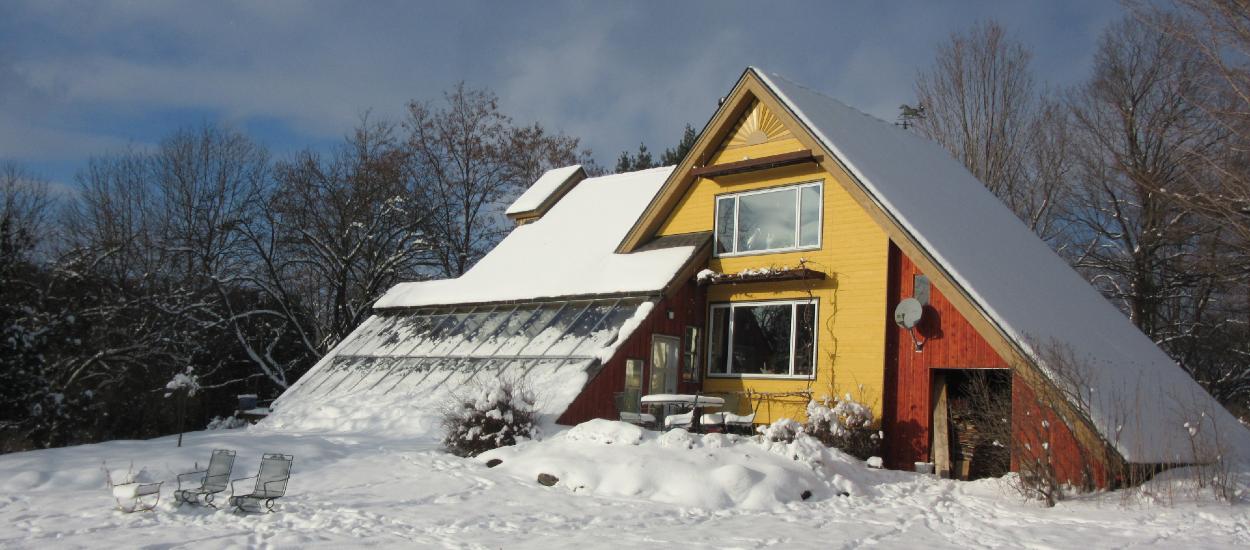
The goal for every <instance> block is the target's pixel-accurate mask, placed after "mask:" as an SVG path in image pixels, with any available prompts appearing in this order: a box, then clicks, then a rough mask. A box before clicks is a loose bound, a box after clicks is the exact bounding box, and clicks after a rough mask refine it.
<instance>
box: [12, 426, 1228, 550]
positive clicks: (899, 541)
mask: <svg viewBox="0 0 1250 550" xmlns="http://www.w3.org/2000/svg"><path fill="white" fill-rule="evenodd" d="M266 422H267V421H263V422H262V423H261V424H260V425H258V426H255V427H252V428H250V429H240V430H217V431H205V432H194V433H188V434H186V435H185V436H184V441H183V447H182V448H178V447H176V446H175V439H176V438H174V437H164V438H158V439H153V440H149V441H112V442H108V443H102V444H98V445H84V446H78V447H67V448H62V449H50V450H40V451H32V452H25V453H13V454H7V455H3V456H0V546H2V547H4V548H14V549H25V548H32V549H33V548H88V547H90V548H134V547H146V548H175V547H176V548H185V547H195V548H311V549H318V548H327V549H339V548H354V547H361V546H369V547H375V548H414V547H419V548H428V547H444V548H540V549H548V548H557V549H558V548H578V549H584V548H602V547H605V546H611V547H613V548H630V549H632V548H647V549H651V548H663V547H669V546H674V547H676V546H679V547H681V548H692V549H716V550H723V549H727V548H759V547H769V546H777V547H797V548H815V547H821V548H825V547H835V548H839V547H840V548H857V547H864V546H878V547H881V548H916V547H921V546H923V547H925V548H938V549H944V548H1011V547H1020V546H1022V545H1028V546H1032V547H1038V548H1072V547H1084V548H1126V547H1132V548H1138V547H1144V548H1151V547H1153V548H1238V547H1241V548H1244V547H1246V546H1247V545H1250V505H1247V504H1245V503H1241V504H1235V505H1226V504H1221V503H1216V502H1213V501H1211V500H1210V499H1208V498H1200V497H1192V496H1185V495H1188V494H1189V493H1188V492H1187V491H1186V490H1185V482H1184V479H1183V472H1173V473H1174V474H1175V475H1177V476H1182V477H1181V479H1178V480H1174V481H1168V482H1167V483H1165V484H1160V485H1158V486H1154V487H1151V488H1149V489H1148V490H1147V491H1142V492H1141V493H1134V494H1133V495H1129V494H1127V493H1105V494H1095V495H1091V496H1089V497H1084V498H1080V499H1076V500H1072V501H1066V502H1061V503H1060V504H1059V505H1058V506H1056V507H1055V508H1050V509H1046V508H1040V507H1039V506H1038V505H1037V504H1035V503H1031V502H1023V501H1021V500H1020V498H1019V497H1018V496H1017V495H1015V494H1014V493H1013V492H1012V491H1011V489H1009V488H1008V487H1006V486H1005V485H1004V483H1003V482H1002V481H1000V480H983V481H978V482H972V483H961V482H953V481H946V480H939V479H936V478H934V477H932V476H925V475H917V474H912V473H907V472H894V471H888V470H887V471H882V470H869V469H865V468H863V467H861V466H858V464H859V463H858V462H856V461H852V460H850V459H846V458H845V457H837V456H833V457H831V458H830V462H829V464H828V469H827V470H826V469H825V467H824V466H822V467H821V468H820V469H819V471H818V469H816V468H812V467H811V466H810V465H809V463H807V462H800V461H794V460H792V459H791V458H788V457H787V455H785V454H783V453H782V452H779V451H789V450H791V449H789V448H788V447H786V446H784V445H783V446H777V447H772V448H770V447H767V446H765V445H764V444H761V443H758V442H750V441H744V440H741V439H739V440H732V439H731V438H728V437H719V436H712V435H708V436H698V435H694V434H684V435H683V433H682V432H678V431H674V432H671V433H672V434H673V435H671V436H668V437H666V438H665V441H667V442H668V444H661V443H660V441H659V437H658V436H657V435H655V434H654V433H650V432H648V433H646V434H645V436H644V437H641V438H640V439H639V443H638V444H636V445H631V444H627V443H624V442H623V441H621V442H614V443H612V444H606V443H603V442H601V441H594V440H581V441H576V440H572V439H571V438H570V436H571V435H572V430H570V431H569V432H566V433H565V434H564V435H563V436H562V437H561V436H558V435H557V436H553V437H551V438H550V439H548V440H544V441H542V442H538V443H537V444H534V445H531V446H530V447H528V449H527V448H523V447H518V448H517V449H516V450H515V451H514V454H513V457H514V458H515V459H516V461H517V463H516V464H513V463H511V462H510V460H511V459H510V458H509V457H505V458H504V460H505V462H504V463H503V464H502V465H500V466H499V467H496V468H487V467H486V466H485V464H483V463H482V462H481V461H480V460H475V459H461V458H456V457H454V456H451V455H448V454H446V453H445V452H443V451H441V450H440V449H439V448H438V446H437V438H436V437H434V436H433V434H426V435H424V436H418V437H407V436H405V437H392V436H390V435H389V434H386V433H384V432H376V431H375V432H370V431H362V432H355V433H340V434H316V433H301V432H290V433H287V432H276V431H274V430H272V429H270V428H267V427H265V424H266ZM603 428H604V429H598V428H596V429H587V430H584V431H585V432H593V433H597V434H601V435H602V434H604V433H605V432H610V431H612V429H610V428H609V427H606V426H605V427H603ZM687 443H692V444H693V446H692V447H690V448H686V447H685V444H687ZM557 445H562V446H567V447H568V448H569V451H568V453H569V454H568V455H561V454H559V453H555V452H554V451H553V448H554V447H555V446H557ZM718 445H719V446H718ZM213 449H234V450H236V451H238V453H239V454H238V460H237V461H236V463H235V470H234V473H233V475H232V477H235V478H241V477H245V476H249V475H253V474H255V473H256V470H257V468H258V466H259V460H260V456H261V454H262V453H264V452H284V453H288V454H292V455H294V456H295V463H294V469H293V472H292V481H291V485H290V488H289V490H288V492H287V496H286V497H284V498H282V499H281V500H279V501H278V505H277V512H275V513H273V514H254V515H236V514H232V513H230V512H228V511H225V510H222V511H215V510H213V509H211V508H205V507H198V506H187V505H184V506H182V507H181V508H178V507H175V506H174V505H173V499H172V498H170V495H171V494H172V490H173V487H172V484H171V483H169V481H171V480H172V479H173V476H174V474H175V473H179V472H185V471H190V470H193V469H194V465H195V463H196V462H197V461H198V462H199V463H200V464H203V463H204V462H205V461H206V460H208V458H209V456H210V454H211V452H212V450H213ZM706 454H713V455H715V456H716V461H715V462H713V461H712V460H710V459H708V460H706V461H705V460H704V459H703V458H701V457H702V456H704V455H706ZM522 455H526V456H529V457H530V458H532V459H533V460H534V462H533V463H532V464H534V466H533V467H532V469H525V468H523V467H522V463H521V462H522V460H521V458H520V457H521V456H522ZM544 455H546V456H550V457H552V458H554V459H559V460H562V461H563V463H564V464H567V465H568V468H569V470H568V471H567V472H564V471H562V472H560V473H565V477H562V478H561V481H560V483H558V484H556V485H555V486H553V487H543V486H541V485H538V484H537V483H536V482H535V477H534V476H531V475H529V474H530V473H532V472H534V471H535V469H537V468H538V464H539V462H538V460H539V458H540V457H542V456H544ZM747 455H750V456H751V458H750V459H747V458H746V456H747ZM576 456H596V457H601V458H602V459H603V460H605V461H606V462H604V463H603V464H602V465H601V466H600V467H598V468H592V467H591V466H590V465H587V464H584V463H582V462H579V461H576V460H574V457H576ZM807 458H810V456H808V457H807ZM527 460H528V459H527ZM544 460H545V459H544ZM102 461H107V463H108V464H109V465H110V466H113V465H122V467H123V469H124V467H125V465H126V464H128V463H130V462H131V461H133V462H134V467H135V468H138V469H143V470H146V471H148V472H152V473H154V474H155V475H156V476H157V477H158V478H160V479H164V480H165V481H167V482H166V483H165V487H164V488H163V496H162V498H161V504H160V506H158V507H157V508H156V510H155V511H153V512H141V513H133V514H125V513H121V512H118V511H117V510H115V507H116V502H115V500H114V498H113V496H112V494H111V493H110V492H109V489H108V488H107V486H106V484H105V480H104V477H105V476H104V473H103V471H102V470H101V463H102ZM722 463H723V464H722ZM550 464H552V463H548V464H543V466H548V465H550ZM653 464H654V465H657V466H661V465H662V466H663V467H651V465H653ZM712 464H715V465H716V467H715V468H704V469H702V470H700V469H698V467H699V466H700V465H712ZM669 467H679V468H681V469H682V470H680V471H681V472H683V473H686V474H689V475H691V476H694V477H693V478H692V479H690V480H683V479H680V478H678V477H677V476H671V478H672V483H673V484H674V485H672V486H671V487H669V488H661V487H659V486H657V485H655V483H657V482H658V481H660V479H661V478H663V477H665V476H666V474H665V472H664V469H665V468H669ZM717 468H720V469H717ZM577 471H584V472H585V474H584V475H585V476H586V477H585V478H584V479H583V480H582V481H581V483H582V484H583V485H584V486H586V487H587V488H586V489H579V490H576V491H575V490H573V488H574V485H571V483H572V480H573V479H574V478H575V477H576V475H580V474H575V473H574V472H577ZM826 471H827V472H830V473H826ZM552 473H555V472H552ZM833 475H840V476H842V479H841V480H835V478H834V477H833ZM1165 475H1166V474H1165ZM696 480H697V481H698V482H699V483H696V482H695V481H696ZM587 482H593V483H594V485H593V487H594V490H591V489H590V487H591V485H586V483H587ZM700 483H707V484H709V486H707V487H703V486H701V485H700ZM808 483H811V484H814V486H815V487H816V488H817V489H816V490H813V493H814V494H813V495H812V498H810V499H809V500H806V501H804V500H802V499H801V493H800V496H799V498H796V497H795V496H794V491H795V490H798V489H800V488H802V487H807V484H808ZM631 485H634V487H633V488H636V489H637V492H635V493H634V494H630V493H631V487H630V486H631ZM822 488H823V489H822ZM846 488H849V489H851V490H850V491H848V492H849V495H848V496H838V494H836V493H835V492H834V491H836V490H845V489H846ZM687 493H688V494H687ZM666 500H668V501H672V502H665V501H666ZM783 500H784V502H782V501H783ZM694 502H697V505H692V503H694Z"/></svg>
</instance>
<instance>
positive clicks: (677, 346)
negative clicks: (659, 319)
mask: <svg viewBox="0 0 1250 550" xmlns="http://www.w3.org/2000/svg"><path fill="white" fill-rule="evenodd" d="M658 341H666V342H667V343H668V344H669V345H671V346H673V351H674V357H673V359H674V361H673V364H672V365H669V366H668V369H667V371H668V372H667V373H665V376H664V378H665V380H664V381H665V385H666V386H667V385H670V383H671V386H672V391H669V389H668V388H665V389H664V390H662V391H655V388H653V387H652V384H651V383H652V382H653V381H654V380H655V345H656V343H657V342H658ZM650 356H651V357H650V361H649V368H648V372H647V394H648V395H649V394H654V393H676V392H677V391H678V384H679V383H680V378H681V337H680V336H671V335H668V334H659V333H652V334H651V353H650Z"/></svg>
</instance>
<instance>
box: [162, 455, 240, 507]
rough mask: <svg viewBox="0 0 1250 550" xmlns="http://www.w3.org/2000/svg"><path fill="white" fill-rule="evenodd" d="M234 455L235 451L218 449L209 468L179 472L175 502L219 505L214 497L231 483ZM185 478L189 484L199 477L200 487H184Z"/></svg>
mask: <svg viewBox="0 0 1250 550" xmlns="http://www.w3.org/2000/svg"><path fill="white" fill-rule="evenodd" d="M234 457H235V452H234V451H230V450H226V449H217V450H215V451H213V455H212V457H211V458H209V460H208V469H205V470H197V471H194V472H187V473H185V474H178V488H177V489H175V490H174V503H176V504H182V503H184V502H194V503H200V502H203V503H204V504H207V505H209V506H212V507H213V508H216V507H217V505H216V504H213V499H214V498H215V497H216V495H217V494H218V493H221V492H223V491H225V490H226V488H227V487H228V486H229V485H230V472H231V470H233V469H234ZM183 479H186V480H187V482H188V483H189V484H190V483H194V482H195V480H196V479H199V482H200V483H199V486H198V487H197V486H192V485H188V487H187V488H186V489H183V488H182V483H183V481H182V480H183Z"/></svg>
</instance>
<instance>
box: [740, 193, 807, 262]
mask: <svg viewBox="0 0 1250 550" xmlns="http://www.w3.org/2000/svg"><path fill="white" fill-rule="evenodd" d="M820 194H821V184H820V182H814V183H804V184H802V185H795V186H790V187H782V188H778V189H767V190H763V191H749V192H746V193H737V194H733V195H721V196H720V197H717V199H716V254H717V255H718V256H732V255H735V254H752V253H759V252H776V251H782V250H798V249H803V248H817V247H819V246H820V221H821V220H820V216H821V204H822V203H821V200H820Z"/></svg>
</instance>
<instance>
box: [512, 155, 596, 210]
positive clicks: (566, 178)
mask: <svg viewBox="0 0 1250 550" xmlns="http://www.w3.org/2000/svg"><path fill="white" fill-rule="evenodd" d="M575 177H576V178H575ZM584 177H586V172H585V171H584V170H582V165H580V164H574V165H573V166H565V167H562V168H552V169H551V170H547V171H546V172H544V173H543V175H542V176H540V177H539V178H538V181H535V182H534V183H533V185H530V186H529V189H526V190H525V192H524V193H521V196H519V197H517V198H516V200H515V201H512V204H511V205H510V206H508V209H507V210H506V211H504V214H507V215H508V216H518V215H521V214H527V213H530V212H536V211H538V210H539V209H541V208H542V207H543V205H544V203H548V202H551V201H553V200H557V201H558V200H560V197H559V196H558V195H559V194H560V192H561V191H565V189H564V187H566V184H570V185H576V181H575V180H576V179H580V178H584ZM547 206H550V205H547ZM540 214H541V213H540Z"/></svg>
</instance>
